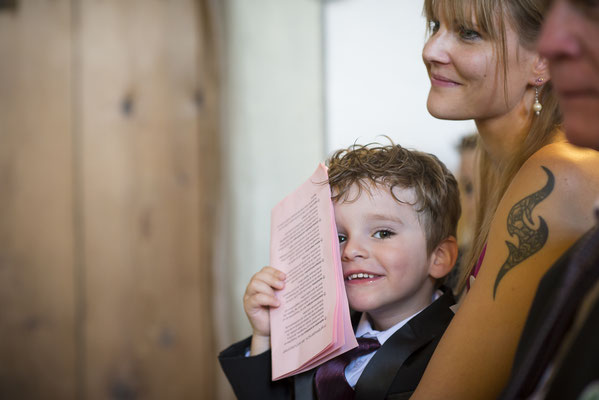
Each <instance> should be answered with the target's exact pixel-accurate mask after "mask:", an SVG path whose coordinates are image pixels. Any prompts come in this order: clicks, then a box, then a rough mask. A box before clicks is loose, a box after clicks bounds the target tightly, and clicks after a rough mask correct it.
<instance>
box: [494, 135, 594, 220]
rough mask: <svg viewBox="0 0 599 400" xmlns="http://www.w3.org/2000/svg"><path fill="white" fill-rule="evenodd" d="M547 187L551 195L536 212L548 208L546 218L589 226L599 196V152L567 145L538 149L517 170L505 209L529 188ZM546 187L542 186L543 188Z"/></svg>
mask: <svg viewBox="0 0 599 400" xmlns="http://www.w3.org/2000/svg"><path fill="white" fill-rule="evenodd" d="M544 182H547V183H548V184H550V190H551V193H550V196H549V197H548V198H547V201H546V202H545V204H544V206H545V207H543V205H540V207H539V211H541V210H542V209H543V208H547V209H548V210H547V211H553V212H549V213H548V214H549V218H551V216H554V219H557V220H558V221H556V222H557V223H559V220H562V221H563V216H567V217H568V220H569V223H572V224H577V225H578V226H579V228H580V230H581V231H582V230H584V229H587V228H588V226H589V224H592V207H593V204H594V203H595V201H596V199H597V197H598V196H599V152H597V151H595V150H590V149H583V148H580V147H577V146H574V145H572V144H569V143H567V142H558V143H552V144H550V145H547V146H544V147H542V148H541V149H539V150H538V151H537V152H536V153H535V154H533V155H532V156H531V157H530V158H529V159H528V160H527V161H526V162H525V163H524V164H523V165H522V167H521V168H520V170H519V171H518V173H517V174H516V176H515V177H514V180H513V181H512V184H511V185H510V187H509V188H508V191H507V193H506V197H508V198H511V200H508V201H506V202H504V204H503V206H504V207H506V206H507V207H511V204H512V203H513V202H514V201H517V200H518V199H519V198H521V197H522V196H525V195H526V194H527V193H531V189H535V188H537V187H540V186H541V185H542V184H543V183H544ZM546 186H547V185H545V187H546Z"/></svg>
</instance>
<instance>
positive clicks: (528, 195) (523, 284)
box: [412, 143, 599, 400]
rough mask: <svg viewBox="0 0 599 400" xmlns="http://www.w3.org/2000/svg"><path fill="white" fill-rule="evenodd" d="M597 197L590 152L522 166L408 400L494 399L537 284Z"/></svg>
mask: <svg viewBox="0 0 599 400" xmlns="http://www.w3.org/2000/svg"><path fill="white" fill-rule="evenodd" d="M543 167H545V168H543ZM598 193H599V158H598V155H597V153H596V152H592V151H587V150H580V149H578V148H575V147H573V146H571V145H569V144H566V143H554V144H551V145H548V146H545V147H544V148H542V149H541V150H539V151H538V152H537V153H535V155H533V156H532V157H531V158H530V159H529V160H528V161H527V162H526V163H525V164H524V166H523V167H522V168H521V169H520V171H519V172H518V174H517V175H516V177H515V178H514V180H513V182H512V184H511V185H510V187H509V188H508V190H507V191H506V193H505V195H504V197H503V198H502V200H501V202H500V203H499V207H498V209H497V211H496V213H495V217H494V219H493V222H492V224H491V229H490V232H489V238H488V241H487V251H486V255H485V259H484V261H483V264H482V267H481V269H480V273H479V275H478V277H477V279H476V282H474V284H473V285H472V288H471V290H470V292H469V293H468V294H467V295H466V297H465V299H464V302H463V304H462V305H461V307H460V309H459V310H458V312H457V313H456V316H455V317H454V319H453V320H452V322H451V324H450V325H449V327H448V329H447V331H446V332H445V335H444V336H443V338H442V339H441V342H440V343H439V346H438V347H437V349H436V351H435V353H434V354H433V357H432V359H431V362H430V363H429V365H428V367H427V369H426V371H425V374H424V376H423V378H422V380H421V381H420V384H419V386H418V388H417V390H416V392H415V393H414V395H413V397H412V399H426V400H431V399H491V398H496V397H497V396H498V395H499V393H500V392H501V390H502V389H503V386H504V385H505V383H506V382H507V379H508V378H509V373H510V369H511V365H512V362H513V358H514V354H515V351H516V347H517V345H518V341H519V338H520V334H521V332H522V329H523V327H524V323H525V320H526V317H527V314H528V310H529V308H530V305H531V302H532V299H533V297H534V294H535V292H536V289H537V285H538V283H539V280H540V279H541V277H542V276H543V274H544V273H545V272H546V271H547V269H549V267H550V266H551V265H552V264H553V262H554V261H556V260H557V258H558V257H559V256H560V255H561V254H562V253H563V252H564V251H565V250H566V249H567V248H568V247H569V246H570V245H572V244H573V243H574V242H575V241H576V239H577V238H578V237H580V236H581V235H582V234H583V233H584V232H585V231H586V230H588V229H589V228H590V227H591V226H592V224H593V218H592V205H593V203H594V201H595V198H596V196H597V194H598ZM529 218H530V220H529ZM541 218H542V220H543V221H544V223H543V222H541ZM508 243H509V244H508Z"/></svg>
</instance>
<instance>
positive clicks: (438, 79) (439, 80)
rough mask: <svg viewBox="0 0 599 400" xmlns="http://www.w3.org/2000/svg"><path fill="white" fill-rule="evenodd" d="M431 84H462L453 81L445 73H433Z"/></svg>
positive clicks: (453, 85) (446, 85) (444, 85)
mask: <svg viewBox="0 0 599 400" xmlns="http://www.w3.org/2000/svg"><path fill="white" fill-rule="evenodd" d="M431 84H432V85H433V86H442V87H455V86H460V84H459V83H457V82H456V81H452V80H451V79H449V78H446V77H444V76H443V75H437V74H431Z"/></svg>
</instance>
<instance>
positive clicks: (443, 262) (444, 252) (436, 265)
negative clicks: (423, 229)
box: [428, 236, 458, 279]
mask: <svg viewBox="0 0 599 400" xmlns="http://www.w3.org/2000/svg"><path fill="white" fill-rule="evenodd" d="M457 258H458V242H457V241H456V238H454V237H453V236H449V237H448V238H447V239H444V240H443V241H442V242H441V243H439V245H438V246H437V247H436V248H435V250H433V253H432V254H431V260H430V264H429V269H428V274H429V276H431V277H433V278H435V279H439V278H443V277H444V276H445V275H447V274H448V273H449V272H450V271H451V269H452V268H453V266H454V264H455V262H456V260H457Z"/></svg>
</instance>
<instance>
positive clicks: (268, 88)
mask: <svg viewBox="0 0 599 400" xmlns="http://www.w3.org/2000/svg"><path fill="white" fill-rule="evenodd" d="M321 9H322V7H321V4H320V2H319V1H314V0H251V1H250V0H228V1H227V3H226V10H225V14H226V16H225V19H226V27H225V40H226V44H227V47H226V54H225V60H224V66H225V77H226V81H225V87H224V101H223V111H224V115H223V120H224V131H225V147H224V155H223V156H224V168H225V173H224V176H225V177H226V178H225V182H224V184H225V195H224V198H225V204H224V205H223V209H224V215H223V226H224V229H223V232H221V233H220V234H219V238H220V242H221V243H220V245H221V254H222V257H221V258H222V259H221V260H220V261H219V263H218V264H219V266H222V268H223V269H226V270H227V273H226V274H224V275H222V276H221V277H220V280H219V282H220V284H219V288H218V289H217V290H223V291H227V292H231V298H230V300H229V301H230V304H224V305H223V304H217V305H216V310H217V313H218V312H219V311H218V310H222V313H220V314H219V315H217V319H219V321H217V324H219V325H220V327H221V328H222V327H223V325H227V324H223V323H222V321H221V319H225V320H228V321H232V322H230V323H229V324H230V325H232V328H231V329H230V330H223V329H220V331H221V332H227V334H229V335H230V337H229V338H226V337H225V338H220V339H221V342H222V344H227V342H229V343H230V340H238V339H240V338H242V337H243V336H246V335H248V334H249V333H250V329H249V324H248V323H247V319H246V317H245V314H244V312H243V308H242V296H243V293H244V291H245V287H246V285H247V283H248V282H249V280H250V277H251V276H252V275H253V274H254V273H255V272H257V271H258V270H259V269H261V268H262V267H263V266H265V265H268V261H269V239H270V210H271V208H272V207H273V206H274V205H275V204H276V203H277V202H278V201H280V200H281V199H282V198H283V197H284V196H285V195H287V194H288V193H289V192H291V191H292V190H293V189H294V188H295V187H296V186H298V185H299V184H300V183H301V182H303V181H304V180H305V179H307V178H308V177H309V176H310V174H311V173H312V172H313V171H314V169H315V168H316V165H317V164H318V162H319V161H321V160H322V159H323V157H324V124H323V108H324V105H323V86H322V81H323V76H322V30H321V26H322V15H321ZM217 268H218V266H217ZM220 272H221V271H217V275H218V274H219V273H220ZM221 299H222V297H221ZM221 347H222V345H221Z"/></svg>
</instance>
